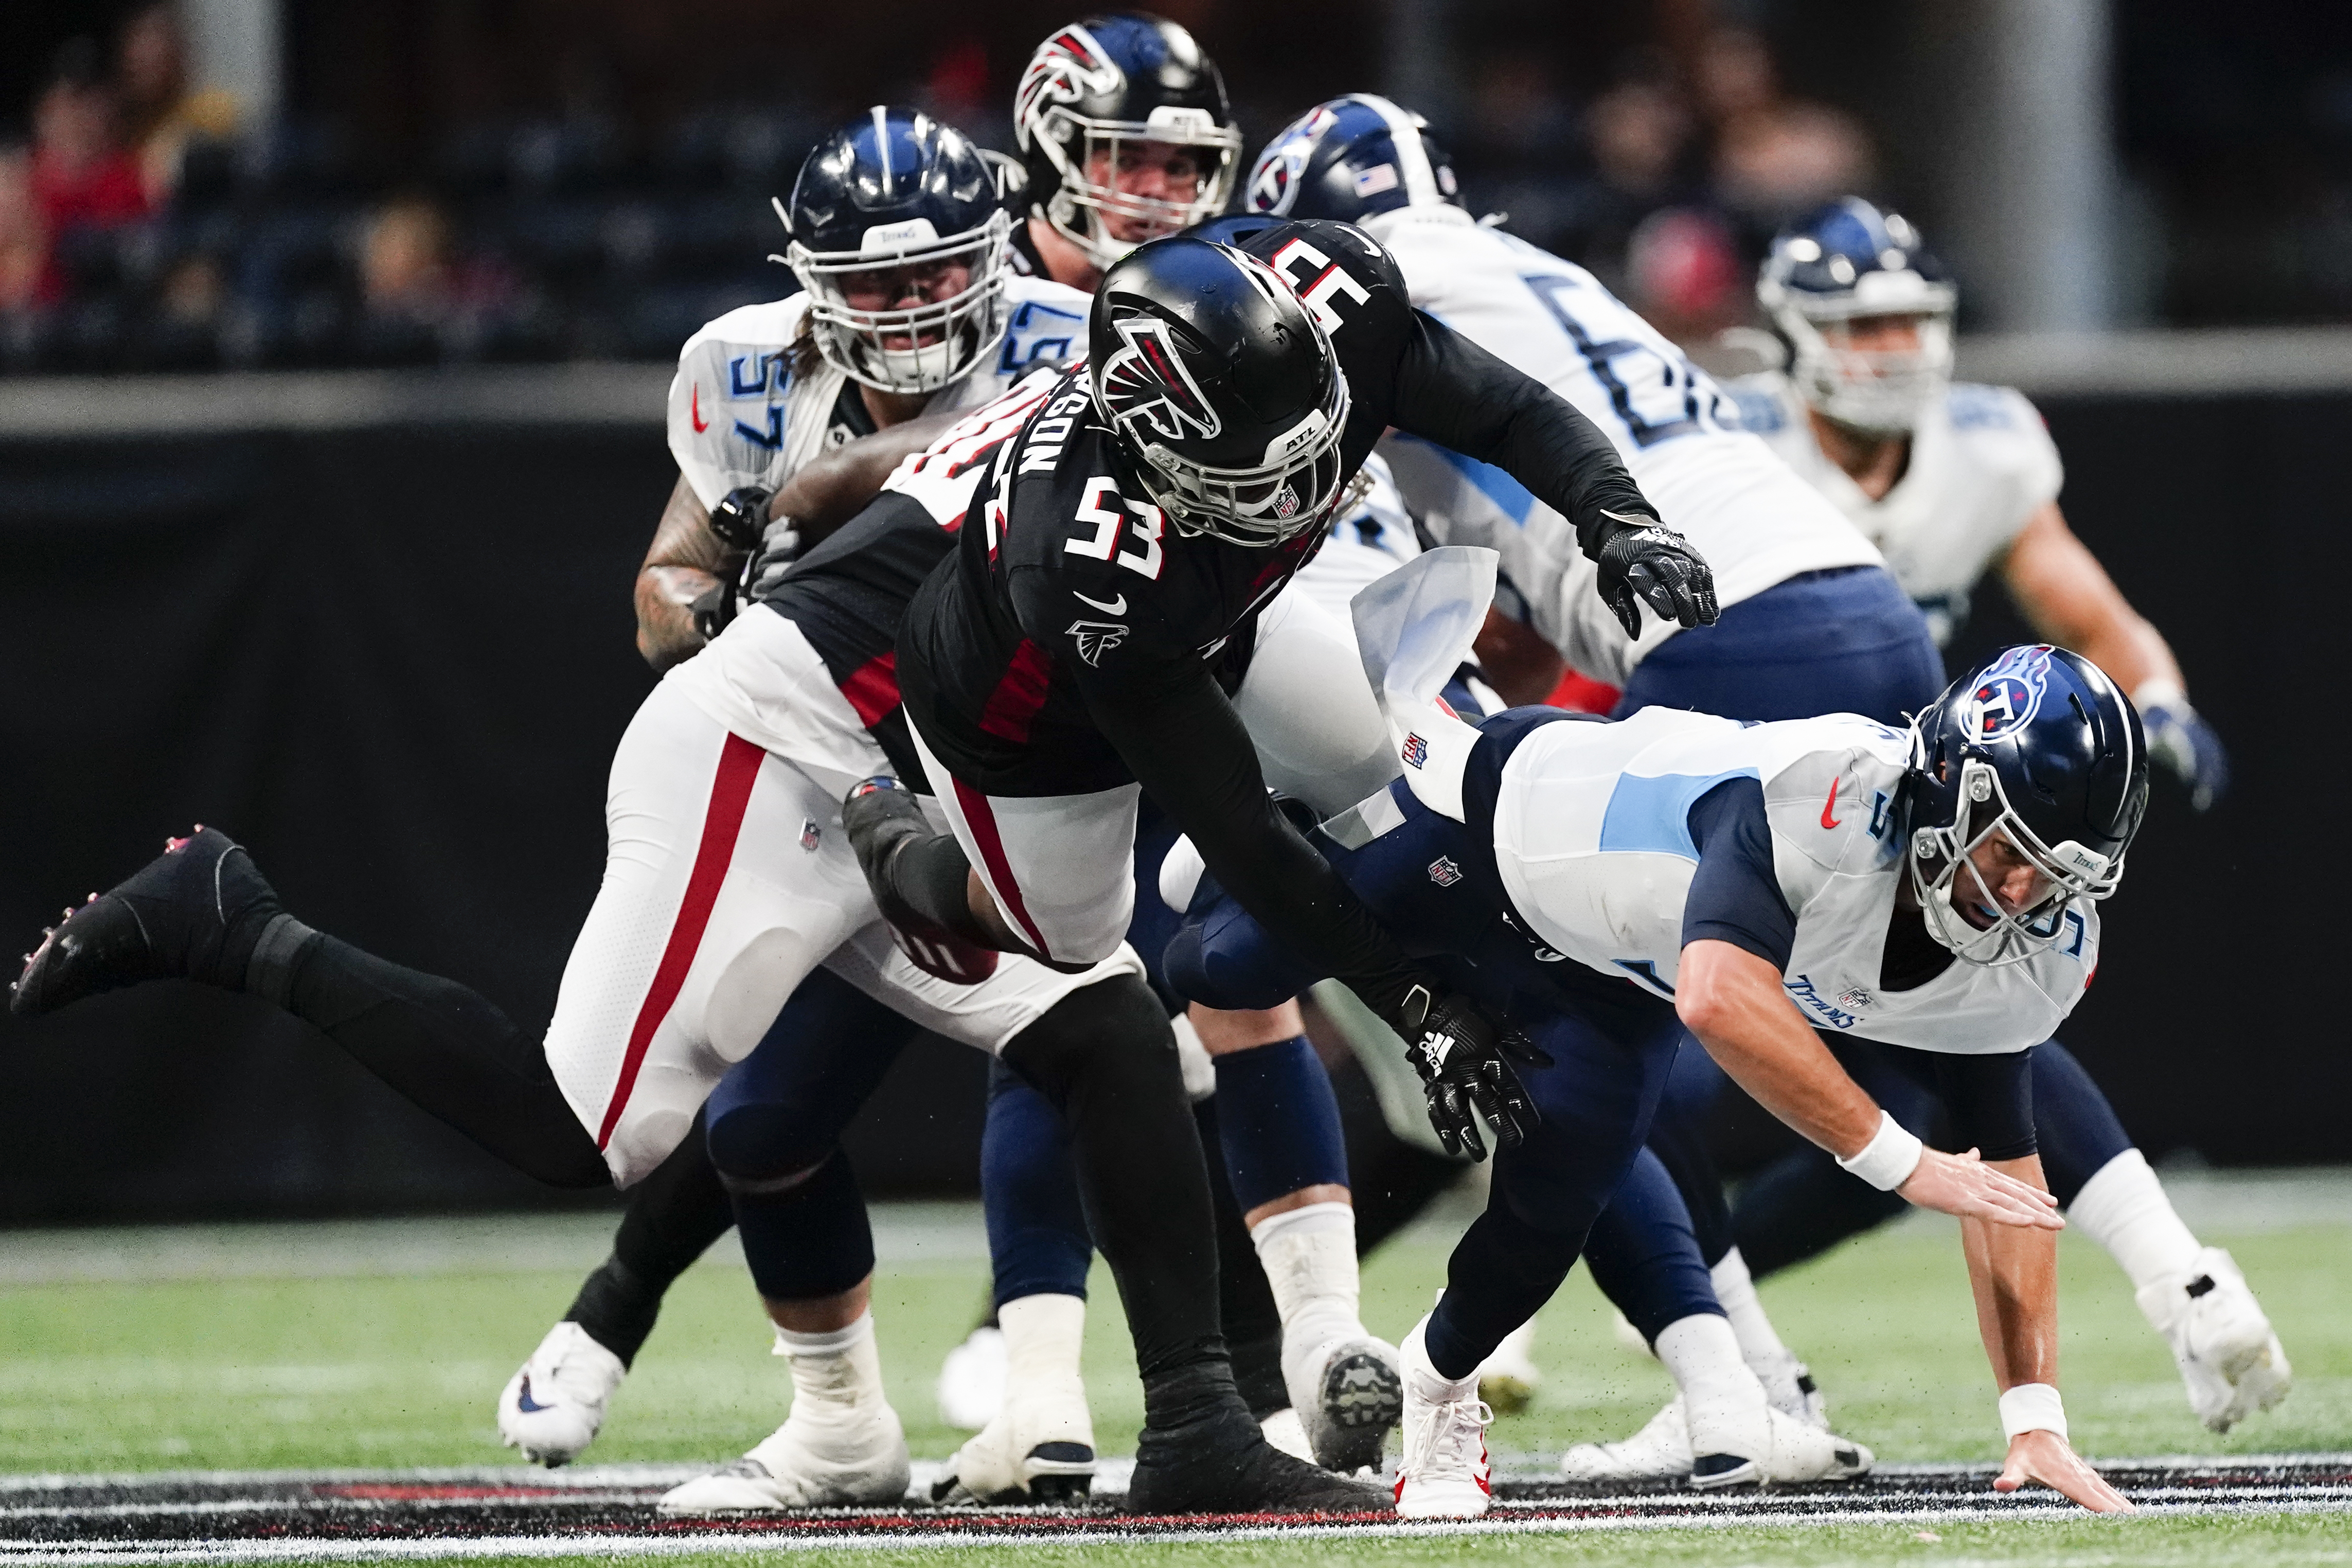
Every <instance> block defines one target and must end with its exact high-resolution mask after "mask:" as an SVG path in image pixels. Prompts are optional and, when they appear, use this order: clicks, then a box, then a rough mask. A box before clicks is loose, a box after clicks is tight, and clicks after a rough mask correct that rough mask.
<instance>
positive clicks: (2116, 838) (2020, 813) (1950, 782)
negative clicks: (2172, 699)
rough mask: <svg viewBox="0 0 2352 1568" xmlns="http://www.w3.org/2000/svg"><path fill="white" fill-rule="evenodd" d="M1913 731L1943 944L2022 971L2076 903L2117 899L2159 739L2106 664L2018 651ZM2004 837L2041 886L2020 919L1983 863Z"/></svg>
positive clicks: (1944, 699) (1956, 688)
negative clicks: (1984, 849)
mask: <svg viewBox="0 0 2352 1568" xmlns="http://www.w3.org/2000/svg"><path fill="white" fill-rule="evenodd" d="M1911 733H1912V755H1911V781H1910V792H1909V813H1910V815H1909V818H1908V826H1909V834H1910V850H1911V853H1910V857H1909V859H1910V866H1911V887H1912V890H1913V891H1914V892H1915V893H1916V894H1917V895H1918V898H1919V907H1920V911H1921V913H1922V915H1923V916H1924V917H1925V919H1926V921H1927V931H1928V933H1929V934H1930V935H1932V936H1933V937H1934V938H1935V939H1936V940H1937V942H1941V943H1943V945H1944V946H1946V947H1948V948H1950V949H1951V950H1952V952H1955V953H1957V954H1958V955H1959V956H1960V957H1961V958H1963V959H1966V960H1967V961H1968V962H1969V963H1981V964H2003V963H2020V962H2021V961H2023V960H2025V959H2029V958H2032V957H2033V956H2034V955H2035V954H2036V953H2038V952H2042V951H2043V950H2045V949H2047V948H2048V947H2049V946H2050V944H2051V943H2052V942H2054V941H2055V940H2057V938H2058V936H2059V935H2060V934H2061V933H2062V932H2063V930H2064V928H2065V914H2066V911H2067V910H2068V909H2069V908H2071V907H2072V906H2073V905H2074V903H2075V901H2076V900H2100V899H2104V898H2106V897H2107V896H2108V895H2109V894H2111V893H2113V892H2114V891H2115V890H2116V884H2117V883H2118V882H2119V881H2120V880H2121V879H2122V878H2123V872H2124V851H2125V850H2126V848H2128V847H2130V845H2131V841H2132V836H2133V835H2134V834H2135V833H2137V832H2138V831H2139V822H2140V815H2141V813H2143V812H2144V811H2146V810H2147V736H2146V735H2145V734H2143V733H2142V732H2141V730H2140V722H2139V714H2138V713H2137V711H2136V710H2134V709H2133V707H2132V705H2131V703H2130V702H2129V701H2127V700H2126V699H2125V697H2124V694H2123V692H2122V691H2120V690H2119V689H2116V683H2115V682H2114V681H2112V680H2110V679H2107V676H2106V673H2105V671H2104V670H2102V669H2100V668H2099V667H2098V666H2097V665H2095V664H2093V663H2092V662H2091V661H2090V660H2089V659H2086V658H2083V657H2082V656H2081V655H2079V654H2073V653H2069V652H2067V651H2066V650H2065V649H2064V648H2058V647H2049V646H2047V645H2046V644H2043V645H2033V644H2020V645H2018V646H2016V647H2005V648H2003V649H2001V650H2000V652H1999V653H1998V654H1996V655H1994V656H1993V657H1992V658H1990V659H1988V660H1986V661H1985V662H1984V663H1982V664H1980V665H1979V666H1978V667H1977V668H1974V669H1972V670H1970V671H1969V673H1968V674H1966V675H1963V676H1962V677H1960V679H1958V680H1956V681H1954V682H1952V684H1951V685H1950V686H1949V687H1947V688H1946V689H1945V691H1944V694H1943V695H1942V696H1941V697H1939V698H1937V700H1936V701H1935V702H1934V704H1933V705H1931V706H1930V707H1929V708H1928V709H1927V711H1926V712H1924V713H1922V714H1920V715H1919V716H1918V718H1917V719H1916V720H1914V721H1913V722H1912V731H1911ZM1995 834H1999V835H2000V836H2001V837H2004V838H2006V839H2007V840H2008V842H2009V844H2010V845H2011V847H2014V848H2015V849H2016V850H2017V851H2018V852H2019V853H2020V854H2021V855H2022V856H2023V857H2024V858H2025V859H2026V861H2027V862H2028V863H2030V864H2031V865H2032V868H2033V870H2034V871H2035V872H2036V873H2037V874H2038V876H2039V877H2040V879H2041V883H2040V886H2041V889H2042V891H2041V895H2040V897H2038V898H2037V899H2036V900H2033V901H2032V903H2031V904H2029V905H2028V906H2027V907H2026V908H2024V909H2021V910H2017V911H2016V912H2014V913H2011V912H2010V911H2007V910H2003V909H2002V908H2001V907H2000V901H1999V900H1997V899H1996V898H1995V897H1994V896H1993V891H1992V889H1990V887H1988V886H1987V885H1986V882H1985V879H1984V878H1983V876H1982V875H1981V874H1980V873H1979V871H1978V870H1977V868H1976V867H1975V865H1974V864H1973V863H1972V862H1971V861H1970V859H1969V852H1970V851H1971V850H1974V849H1976V848H1977V847H1979V846H1980V845H1983V844H1984V843H1985V842H1986V841H1987V840H1988V839H1990V838H1991V837H1993V836H1994V835H1995Z"/></svg>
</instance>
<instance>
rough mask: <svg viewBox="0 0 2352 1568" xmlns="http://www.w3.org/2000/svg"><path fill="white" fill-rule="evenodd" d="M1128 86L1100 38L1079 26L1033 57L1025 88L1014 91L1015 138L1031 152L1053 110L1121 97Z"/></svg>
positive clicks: (1069, 28)
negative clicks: (1050, 107) (1031, 141)
mask: <svg viewBox="0 0 2352 1568" xmlns="http://www.w3.org/2000/svg"><path fill="white" fill-rule="evenodd" d="M1126 80H1127V77H1126V74H1125V73H1124V72H1122V71H1121V70H1120V69H1119V68H1118V66H1117V65H1115V64H1113V63H1112V61H1111V58H1110V57H1109V56H1108V55H1107V54H1105V53H1104V52H1103V47H1102V46H1101V45H1100V44H1098V43H1097V42H1095V37H1094V35H1093V34H1092V33H1089V32H1087V30H1086V29H1085V28H1084V27H1081V26H1077V25H1076V23H1073V24H1072V25H1070V26H1066V27H1065V28H1063V29H1062V30H1061V31H1060V32H1058V33H1056V34H1055V35H1054V36H1053V37H1050V38H1048V39H1046V40H1045V42H1044V43H1043V44H1040V45H1039V46H1037V52H1036V53H1035V54H1034V55H1032V56H1030V57H1029V65H1028V68H1027V69H1025V70H1024V71H1023V72H1022V73H1021V84H1020V85H1019V86H1018V87H1015V88H1014V89H1013V136H1014V137H1015V138H1016V139H1017V140H1018V141H1019V142H1020V143H1021V145H1022V147H1023V148H1024V150H1025V149H1026V148H1027V147H1028V145H1029V138H1030V137H1031V136H1032V135H1033V134H1035V133H1036V132H1038V131H1040V130H1042V129H1043V122H1044V119H1045V110H1046V106H1047V105H1048V104H1051V103H1076V102H1077V101H1078V100H1080V99H1082V98H1088V97H1096V98H1099V97H1102V96H1104V95H1106V94H1109V93H1114V92H1117V91H1118V89H1119V88H1120V87H1121V86H1122V85H1124V84H1125V82H1126Z"/></svg>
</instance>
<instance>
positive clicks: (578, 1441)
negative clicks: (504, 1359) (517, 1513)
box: [499, 1321, 629, 1469]
mask: <svg viewBox="0 0 2352 1568" xmlns="http://www.w3.org/2000/svg"><path fill="white" fill-rule="evenodd" d="M628 1374H629V1369H628V1368H627V1367H625V1366H623V1365H622V1364H621V1358H620V1357H619V1356H616V1355H614V1353H613V1352H611V1351H608V1350H606V1349H605V1348H604V1346H603V1345H600V1344H598V1343H597V1342H595V1341H594V1340H593V1339H591V1338H590V1337H589V1334H588V1331H587V1330H585V1329H583V1328H582V1327H581V1326H580V1325H579V1324H577V1323H574V1322H570V1321H565V1322H561V1323H558V1324H556V1325H555V1327H553V1328H551V1329H550V1330H548V1331H547V1337H546V1338H545V1339H543V1340H541V1341H540V1342H539V1348H538V1349H537V1350H535V1351H533V1352H530V1360H529V1361H527V1362H525V1363H522V1370H521V1371H520V1372H518V1373H515V1374H514V1376H512V1377H510V1378H509V1379H508V1380H507V1386H506V1391H505V1392H504V1393H502V1394H499V1437H500V1438H501V1439H502V1440H503V1441H504V1442H505V1444H506V1446H507V1447H509V1448H520V1449H521V1450H522V1457H523V1458H526V1459H529V1460H530V1461H531V1462H533V1463H534V1464H541V1465H545V1466H547V1467H548V1468H550V1469H552V1468H555V1467H557V1466H559V1465H567V1464H570V1463H571V1462H572V1460H573V1459H576V1458H579V1457H580V1454H581V1451H582V1450H583V1449H584V1448H586V1447H588V1445H589V1444H591V1443H593V1442H594V1441H595V1440H596V1429H597V1428H598V1427H600V1426H603V1425H604V1406H605V1405H606V1404H608V1403H609V1402H610V1401H611V1399H612V1397H613V1391H614V1389H616V1388H618V1387H620V1386H621V1379H623V1378H625V1377H626V1376H627V1375H628Z"/></svg>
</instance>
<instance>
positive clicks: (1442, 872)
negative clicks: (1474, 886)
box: [1429, 855, 1462, 888]
mask: <svg viewBox="0 0 2352 1568" xmlns="http://www.w3.org/2000/svg"><path fill="white" fill-rule="evenodd" d="M1429 879H1430V880H1431V881H1433V882H1434V883H1436V884H1437V885H1438V886H1439V887H1441V888H1450V887H1452V886H1454V883H1456V882H1458V881H1460V880H1461V879H1462V868H1461V867H1459V866H1456V865H1455V864H1454V861H1453V859H1452V858H1450V857H1447V856H1444V855H1441V856H1439V857H1438V858H1436V859H1434V860H1433V861H1431V862H1430V863H1429Z"/></svg>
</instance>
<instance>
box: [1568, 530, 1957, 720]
mask: <svg viewBox="0 0 2352 1568" xmlns="http://www.w3.org/2000/svg"><path fill="white" fill-rule="evenodd" d="M1943 689H1944V661H1943V656H1942V655H1940V654H1938V653H1937V651H1936V642H1935V639H1934V638H1933V637H1930V636H1929V635H1928V632H1927V620H1926V618H1925V617H1924V616H1921V615H1920V614H1919V607H1918V606H1917V605H1914V604H1913V603H1912V602H1911V601H1910V600H1909V599H1908V598H1906V596H1905V595H1904V593H1903V590H1902V589H1901V588H1900V587H1898V586H1897V585H1896V584H1895V578H1894V576H1893V575H1892V574H1889V573H1888V572H1886V571H1885V569H1883V568H1881V567H1877V566H1847V567H1841V568H1839V569H1837V570H1835V571H1830V572H1807V573H1804V574H1801V575H1799V576H1795V577H1791V578H1790V579H1789V580H1788V581H1787V582H1785V583H1779V584H1774V585H1773V586H1771V587H1769V588H1767V589H1765V590H1764V591H1763V592H1762V593H1760V594H1758V595H1754V596H1753V597H1751V598H1746V599H1742V600H1741V601H1739V603H1738V604H1736V605H1727V606H1726V607H1725V609H1724V612H1723V616H1722V618H1721V619H1720V620H1718V621H1717V622H1716V623H1715V625H1713V626H1694V627H1692V628H1691V629H1690V630H1688V631H1684V632H1676V633H1675V635H1674V636H1673V637H1668V638H1667V639H1666V640H1665V641H1664V642H1663V643H1660V644H1659V645H1658V647H1656V649H1655V650H1654V651H1653V652H1652V653H1651V654H1650V655H1649V657H1647V658H1644V659H1643V660H1642V662H1641V663H1640V664H1638V665H1635V666H1634V667H1633V674H1632V675H1631V676H1630V677H1628V678H1627V679H1626V682H1625V690H1624V694H1623V695H1622V697H1620V698H1619V699H1618V700H1617V706H1616V709H1615V710H1613V711H1612V714H1611V717H1612V718H1617V719H1622V718H1625V717H1626V716H1627V715H1629V714H1632V713H1636V712H1639V711H1640V710H1642V709H1644V708H1685V709H1691V710H1696V711H1697V712H1700V713H1715V714H1719V715H1721V716H1722V717H1724V718H1726V719H1752V720H1756V721H1759V722H1764V723H1769V722H1772V721H1776V720H1781V719H1817V718H1819V717H1821V716H1822V714H1824V713H1859V714H1861V715H1863V716H1864V718H1868V719H1875V720H1877V721H1879V722H1880V723H1882V724H1886V725H1891V726H1895V727H1897V728H1899V727H1901V726H1902V725H1903V724H1904V723H1905V722H1906V719H1905V715H1906V714H1909V713H1916V712H1917V711H1919V710H1921V709H1922V708H1925V707H1926V706H1927V704H1928V703H1930V702H1933V701H1934V700H1936V697H1937V693H1939V692H1941V691H1942V690H1943Z"/></svg>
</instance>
